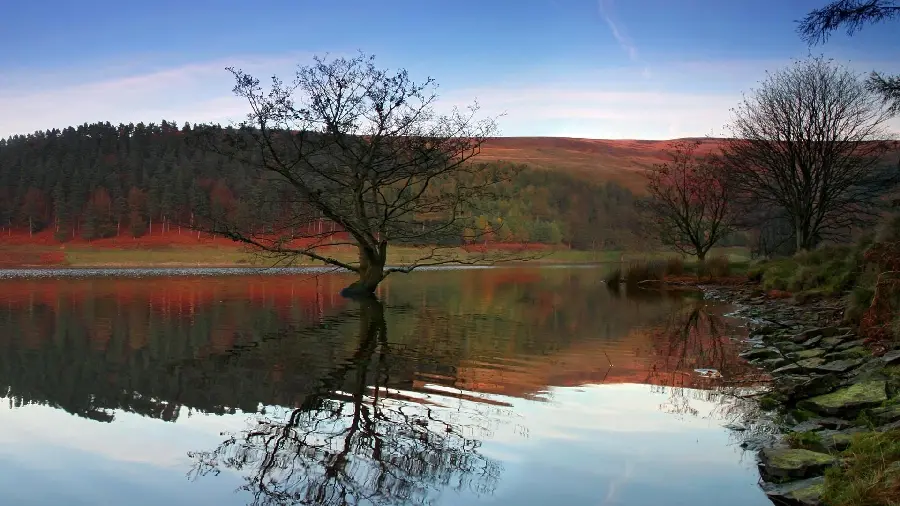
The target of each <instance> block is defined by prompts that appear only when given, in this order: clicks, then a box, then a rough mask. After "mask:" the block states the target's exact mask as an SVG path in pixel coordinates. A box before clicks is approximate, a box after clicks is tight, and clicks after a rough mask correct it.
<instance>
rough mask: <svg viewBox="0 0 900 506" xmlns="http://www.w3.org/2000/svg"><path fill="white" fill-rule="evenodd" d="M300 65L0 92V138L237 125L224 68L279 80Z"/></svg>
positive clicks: (248, 61) (218, 65) (197, 66)
mask: <svg viewBox="0 0 900 506" xmlns="http://www.w3.org/2000/svg"><path fill="white" fill-rule="evenodd" d="M306 59H308V55H288V56H278V57H255V58H254V57H250V58H234V59H223V60H216V61H210V62H202V63H193V64H187V65H182V66H178V67H174V68H168V69H162V70H153V71H148V72H144V73H132V74H129V75H120V76H115V77H108V78H105V79H100V80H94V81H91V80H87V82H84V79H83V77H82V76H73V77H79V78H81V79H80V80H81V81H82V82H78V83H75V84H61V85H56V86H52V85H45V86H43V87H41V89H39V90H37V91H34V90H33V88H22V87H18V86H7V87H0V111H3V114H2V115H0V136H4V137H5V136H9V135H12V134H24V133H31V132H34V131H37V130H46V129H49V128H64V127H66V126H70V125H78V124H82V123H91V122H95V121H109V122H111V123H120V122H121V123H129V122H134V123H137V122H140V121H143V122H156V123H158V122H159V121H161V120H163V119H168V120H174V121H178V122H184V121H190V122H199V121H221V122H227V121H228V120H231V119H240V118H241V117H242V116H243V114H244V113H245V112H246V106H245V104H244V103H243V102H242V101H241V100H240V99H239V98H237V97H235V96H234V95H233V94H232V92H231V89H232V87H233V83H232V78H231V76H230V74H229V73H228V72H227V71H226V70H225V67H228V66H234V67H238V68H243V69H245V70H247V71H249V72H251V73H254V74H256V75H259V76H260V77H264V76H267V75H272V74H273V73H275V74H279V75H282V76H284V75H286V74H288V73H289V72H290V71H291V69H292V68H293V67H294V65H295V64H296V63H300V62H304V61H305V60H306ZM73 80H74V79H69V82H72V81H73Z"/></svg>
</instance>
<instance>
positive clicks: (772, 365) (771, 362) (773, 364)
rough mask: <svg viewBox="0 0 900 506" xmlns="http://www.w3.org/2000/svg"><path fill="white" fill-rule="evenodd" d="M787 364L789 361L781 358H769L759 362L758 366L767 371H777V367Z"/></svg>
mask: <svg viewBox="0 0 900 506" xmlns="http://www.w3.org/2000/svg"><path fill="white" fill-rule="evenodd" d="M789 363H790V361H789V360H788V359H786V358H782V357H777V358H769V359H766V360H761V361H759V365H761V366H763V367H765V368H766V369H769V370H773V369H778V368H779V367H782V366H784V365H786V364H789Z"/></svg>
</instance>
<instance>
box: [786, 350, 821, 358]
mask: <svg viewBox="0 0 900 506" xmlns="http://www.w3.org/2000/svg"><path fill="white" fill-rule="evenodd" d="M826 353H828V352H827V351H826V350H823V349H822V348H812V349H809V350H801V351H795V352H794V353H788V355H787V357H788V358H789V359H791V360H806V359H808V358H816V357H821V356H822V355H824V354H826Z"/></svg>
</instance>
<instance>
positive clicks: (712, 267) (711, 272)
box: [698, 255, 731, 278]
mask: <svg viewBox="0 0 900 506" xmlns="http://www.w3.org/2000/svg"><path fill="white" fill-rule="evenodd" d="M698 273H699V274H700V276H701V277H708V278H724V277H727V276H728V275H729V274H731V262H730V261H729V260H728V257H726V256H725V255H716V256H714V257H712V258H707V259H706V260H704V261H703V262H702V263H701V264H700V266H699V272H698Z"/></svg>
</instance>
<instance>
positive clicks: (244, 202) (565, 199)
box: [0, 121, 665, 249]
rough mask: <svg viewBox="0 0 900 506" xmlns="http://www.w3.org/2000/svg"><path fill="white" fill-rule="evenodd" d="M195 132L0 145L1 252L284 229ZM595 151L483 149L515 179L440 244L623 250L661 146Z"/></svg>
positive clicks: (597, 146) (320, 221)
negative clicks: (231, 228) (214, 220)
mask: <svg viewBox="0 0 900 506" xmlns="http://www.w3.org/2000/svg"><path fill="white" fill-rule="evenodd" d="M204 131H208V130H204ZM197 133H198V130H197V129H195V128H194V127H192V126H191V125H189V124H185V125H184V126H183V127H181V128H179V127H177V126H176V124H174V123H171V122H165V121H164V122H162V123H161V124H159V125H156V124H149V125H145V124H138V125H131V124H129V125H112V124H109V123H95V124H90V125H81V126H78V127H77V128H73V127H70V128H66V129H63V130H49V131H46V132H36V133H35V134H31V135H25V136H14V137H12V138H9V139H2V140H0V246H3V245H6V246H9V245H11V244H12V243H19V244H20V245H21V243H23V242H25V243H28V244H35V243H37V242H40V243H42V244H43V245H47V246H49V245H51V244H52V243H73V242H78V241H79V240H81V241H87V242H90V243H95V242H96V241H106V240H109V239H112V238H122V239H124V238H129V239H130V238H132V237H133V238H142V237H145V236H154V237H157V238H159V236H160V235H163V236H167V237H171V238H172V239H173V240H177V241H178V242H179V243H180V242H183V237H182V234H183V233H184V229H187V228H190V227H192V226H193V224H194V223H195V222H196V220H198V219H203V218H204V217H205V216H208V215H209V214H210V213H212V212H213V210H215V211H216V212H219V213H225V215H227V216H229V219H231V220H232V221H233V222H234V223H237V224H238V225H239V226H241V227H242V228H245V229H257V230H259V229H264V228H266V227H271V226H272V224H273V223H277V222H278V221H279V220H283V219H284V209H283V207H281V206H280V205H278V204H276V202H278V201H279V199H280V198H281V196H280V195H279V194H278V191H279V190H278V189H277V188H276V187H274V186H273V185H269V184H265V182H264V181H263V180H262V179H261V178H259V177H258V176H257V174H256V173H255V171H254V169H253V168H252V167H249V166H247V165H245V164H242V163H240V162H237V161H235V160H233V159H228V158H225V157H223V156H221V155H219V154H217V153H216V152H215V151H214V150H211V149H209V148H208V147H204V146H205V144H203V143H202V142H199V139H198V136H197V135H196V134H197ZM200 135H203V134H200ZM602 142H604V141H586V140H577V139H540V138H538V139H529V138H502V139H494V140H491V141H490V142H489V143H488V145H487V147H486V148H485V150H484V152H483V154H482V156H480V157H478V158H476V159H475V161H476V163H477V162H482V163H488V164H515V165H523V164H524V165H526V167H525V169H526V170H524V171H522V172H520V173H519V175H517V176H516V177H515V178H514V179H513V180H511V181H508V182H504V183H503V184H501V185H498V187H497V188H496V189H495V192H494V194H493V195H491V196H490V198H486V199H481V200H478V201H477V202H475V201H473V202H471V203H470V204H471V206H472V208H471V209H470V210H467V212H469V211H471V216H470V217H468V218H467V219H469V220H470V221H471V223H470V224H467V226H466V229H467V230H468V231H470V232H468V235H467V234H466V233H464V234H461V235H460V237H456V238H447V241H448V244H458V245H462V244H463V243H465V242H470V241H471V237H477V236H478V237H484V238H485V241H490V242H505V243H522V242H529V243H540V244H551V245H553V244H565V245H566V246H568V247H572V248H577V249H616V248H623V247H625V246H627V245H628V244H630V243H632V242H634V240H635V239H636V238H635V234H634V232H635V230H637V228H638V225H639V223H638V222H639V220H638V219H637V216H636V213H635V209H634V205H633V203H634V199H635V195H634V193H635V191H637V190H639V189H640V188H641V186H642V182H641V176H640V172H641V170H642V169H645V168H647V167H649V166H650V165H651V164H652V163H653V161H654V159H660V157H661V153H662V149H664V146H665V143H663V142H659V143H655V144H654V146H653V147H651V148H650V149H643V150H642V149H640V147H643V146H638V148H635V147H634V146H632V145H631V144H634V143H628V142H620V141H612V144H610V141H605V142H606V144H603V143H602ZM619 144H622V146H619ZM638 144H640V143H637V144H636V145H638ZM291 227H292V228H295V230H296V231H297V232H298V233H299V234H301V235H302V234H303V233H304V231H303V230H304V229H308V230H313V229H314V230H316V232H317V233H322V232H323V231H337V228H336V227H335V224H333V223H330V222H327V220H325V219H324V218H322V217H313V218H310V219H309V221H308V222H304V223H292V224H291ZM479 232H480V233H479ZM198 239H200V238H199V237H198ZM165 242H170V241H165Z"/></svg>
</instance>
